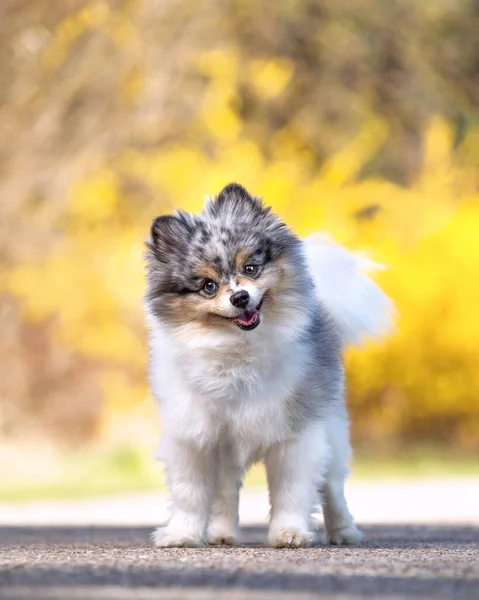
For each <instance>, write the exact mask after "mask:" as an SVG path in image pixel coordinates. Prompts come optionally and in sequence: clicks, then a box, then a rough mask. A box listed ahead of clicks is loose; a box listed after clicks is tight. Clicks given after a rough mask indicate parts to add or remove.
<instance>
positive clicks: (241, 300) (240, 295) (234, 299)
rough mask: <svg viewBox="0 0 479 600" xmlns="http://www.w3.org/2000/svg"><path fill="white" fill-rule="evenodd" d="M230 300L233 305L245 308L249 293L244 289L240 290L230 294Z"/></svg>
mask: <svg viewBox="0 0 479 600" xmlns="http://www.w3.org/2000/svg"><path fill="white" fill-rule="evenodd" d="M230 300H231V304H232V305H233V306H237V307H238V308H246V307H247V306H248V302H249V294H248V292H247V291H246V290H241V291H239V292H235V293H234V294H232V296H231V298H230Z"/></svg>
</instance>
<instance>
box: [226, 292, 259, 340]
mask: <svg viewBox="0 0 479 600" xmlns="http://www.w3.org/2000/svg"><path fill="white" fill-rule="evenodd" d="M263 301H264V296H263V297H262V298H261V302H260V303H259V304H258V306H256V307H255V308H247V309H245V310H244V311H243V312H242V313H240V314H239V315H237V316H236V317H225V316H224V315H218V314H217V315H216V316H217V317H221V318H222V319H226V320H227V321H230V323H234V324H235V325H236V326H237V327H239V328H240V329H241V330H243V331H253V329H256V327H258V325H259V324H260V323H261V308H262V306H263Z"/></svg>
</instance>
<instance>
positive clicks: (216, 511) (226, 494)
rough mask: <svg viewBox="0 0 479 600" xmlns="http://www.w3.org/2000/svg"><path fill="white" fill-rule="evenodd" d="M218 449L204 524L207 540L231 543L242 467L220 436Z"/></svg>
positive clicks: (236, 527)
mask: <svg viewBox="0 0 479 600" xmlns="http://www.w3.org/2000/svg"><path fill="white" fill-rule="evenodd" d="M218 450H219V456H218V471H217V479H216V491H215V499H214V502H213V509H212V511H211V516H210V523H209V526H208V542H209V543H210V544H217V545H228V546H234V545H235V544H237V543H238V541H239V524H238V505H239V491H240V487H241V479H242V476H243V469H242V468H241V466H240V465H239V464H238V461H237V459H236V456H235V452H234V448H233V446H232V444H231V443H230V442H229V441H228V440H222V441H221V442H220V444H219V449H218Z"/></svg>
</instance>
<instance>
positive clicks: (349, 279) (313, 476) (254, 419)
mask: <svg viewBox="0 0 479 600" xmlns="http://www.w3.org/2000/svg"><path fill="white" fill-rule="evenodd" d="M305 248H306V253H307V257H308V261H309V267H310V269H311V271H314V274H315V281H316V285H317V291H318V294H319V296H320V298H321V301H323V302H324V303H325V305H327V307H328V309H329V310H330V312H331V313H332V315H333V317H334V318H336V319H337V321H338V323H339V324H340V325H341V326H342V328H343V331H344V333H345V335H347V338H348V339H350V340H353V341H357V340H358V339H359V338H360V337H361V336H362V335H363V334H366V333H367V334H369V335H372V334H375V333H377V332H379V331H380V330H382V329H383V326H384V323H383V318H384V315H383V313H382V312H381V311H384V310H385V306H386V304H387V303H386V301H385V299H384V297H383V295H382V293H381V292H379V291H378V290H377V288H375V286H374V284H372V282H370V280H369V279H367V278H365V277H364V276H363V275H361V274H360V272H359V269H361V268H362V266H363V263H362V262H361V261H360V260H359V259H357V258H356V257H355V258H354V259H353V258H352V256H351V255H350V254H349V253H347V252H346V251H344V250H342V249H340V248H337V247H334V251H333V250H331V248H330V246H329V245H327V244H324V243H323V244H320V245H319V246H317V247H316V246H314V248H313V245H311V244H310V242H309V241H308V243H307V244H306V245H305ZM364 264H365V263H364ZM316 267H318V269H317V270H316ZM318 275H319V277H318ZM336 286H337V287H336ZM346 291H347V292H348V294H350V295H351V293H355V292H357V293H358V294H359V297H358V298H357V299H356V298H348V299H345V298H344V297H343V294H344V293H345V292H346ZM311 302H314V299H313V298H312V299H311ZM378 307H379V308H381V311H380V312H379V313H378V312H377V309H378ZM303 312H304V311H303ZM148 319H149V323H150V328H151V340H150V341H151V369H150V378H151V386H152V390H153V392H154V394H155V396H156V398H157V399H158V401H159V404H160V410H161V416H162V419H163V429H164V437H163V440H162V444H161V447H160V458H162V459H163V460H165V462H166V466H167V471H168V474H169V481H170V488H171V494H172V516H171V519H170V521H169V523H168V525H167V526H166V527H163V528H158V529H157V530H156V532H155V534H154V541H155V543H156V544H157V545H158V546H200V545H203V544H205V543H207V541H209V542H210V543H227V544H234V543H236V542H237V541H238V494H239V489H240V485H241V479H242V476H243V474H244V472H245V470H246V469H248V467H249V466H250V465H251V464H252V463H254V462H256V461H258V460H263V461H264V462H265V465H266V470H267V476H268V483H269V490H270V499H271V519H270V529H269V534H268V543H269V544H270V545H272V546H276V547H281V546H290V547H297V546H307V545H309V544H310V543H311V542H312V541H313V535H314V530H313V527H312V521H311V515H312V513H313V512H314V508H315V504H316V503H317V501H318V497H317V493H318V489H321V490H322V491H323V498H324V500H323V506H324V517H325V525H326V531H327V539H328V541H329V542H330V543H357V542H359V541H360V538H361V536H360V533H359V532H358V530H357V529H356V527H355V525H354V523H353V520H352V518H351V515H350V514H349V511H348V508H347V505H346V501H345V499H344V490H343V485H344V479H345V477H346V474H347V463H348V460H349V456H350V448H349V440H348V420H347V415H346V411H345V409H344V407H343V405H342V404H340V406H341V407H342V408H341V409H340V410H337V411H336V412H335V413H334V414H332V415H331V416H330V417H329V418H327V419H323V420H321V421H315V422H312V423H310V424H309V425H308V426H307V427H306V428H305V429H304V430H303V431H301V432H300V433H296V432H294V431H293V430H292V429H291V424H290V423H289V421H288V418H287V410H286V406H287V403H288V400H289V398H290V397H291V395H292V394H293V392H294V390H296V389H298V387H299V386H300V384H302V385H304V380H305V373H304V364H305V362H307V361H308V360H309V357H308V355H307V352H308V350H307V348H306V347H305V345H304V343H303V342H302V338H301V336H300V333H301V332H302V331H303V330H304V328H305V325H306V322H307V319H308V315H305V314H303V313H302V312H300V311H298V312H295V311H294V309H293V308H292V309H291V310H290V311H289V312H288V320H287V322H282V323H278V322H276V323H271V322H266V321H265V322H263V323H261V324H260V326H259V327H258V328H257V329H256V330H255V331H254V332H243V331H240V330H239V329H238V328H236V327H235V326H233V325H232V326H231V329H227V328H225V329H224V330H222V331H221V332H218V331H208V330H206V331H205V330H204V329H203V330H199V329H198V328H196V326H194V325H184V326H177V327H174V328H173V327H169V326H167V325H164V324H161V323H159V322H158V321H157V320H156V319H155V318H154V317H153V316H152V315H151V314H149V315H148ZM341 394H342V390H338V395H341Z"/></svg>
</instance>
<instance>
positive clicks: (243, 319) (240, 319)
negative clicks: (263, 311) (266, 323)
mask: <svg viewBox="0 0 479 600" xmlns="http://www.w3.org/2000/svg"><path fill="white" fill-rule="evenodd" d="M257 314H258V311H257V310H255V309H252V310H251V309H246V310H245V311H244V312H243V313H241V314H240V315H238V316H237V317H235V318H234V319H233V323H241V325H251V323H252V322H253V319H254V318H255V316H256V315H257Z"/></svg>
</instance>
